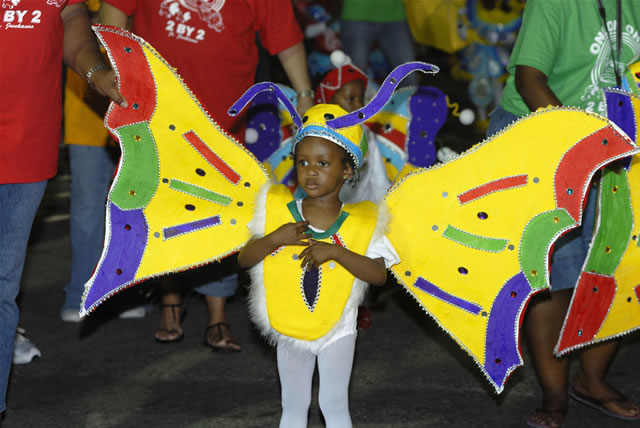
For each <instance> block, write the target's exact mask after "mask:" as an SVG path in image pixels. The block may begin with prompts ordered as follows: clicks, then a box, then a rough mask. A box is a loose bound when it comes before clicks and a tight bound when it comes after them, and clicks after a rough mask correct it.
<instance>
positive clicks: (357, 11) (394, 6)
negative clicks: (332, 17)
mask: <svg viewBox="0 0 640 428" xmlns="http://www.w3.org/2000/svg"><path fill="white" fill-rule="evenodd" d="M425 1H431V0H425ZM341 18H342V19H343V20H344V21H373V22H394V21H405V20H406V19H407V16H406V15H405V13H404V3H403V1H402V0H344V2H343V6H342V16H341Z"/></svg>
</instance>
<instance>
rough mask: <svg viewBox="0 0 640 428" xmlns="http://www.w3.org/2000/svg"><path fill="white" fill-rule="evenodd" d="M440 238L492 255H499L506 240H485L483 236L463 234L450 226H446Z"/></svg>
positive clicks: (505, 244)
mask: <svg viewBox="0 0 640 428" xmlns="http://www.w3.org/2000/svg"><path fill="white" fill-rule="evenodd" d="M442 236H444V237H445V238H448V239H451V240H452V241H454V242H457V243H458V244H460V245H465V246H467V247H471V248H474V249H476V250H483V251H489V252H492V253H499V252H501V251H503V250H504V249H505V247H506V246H507V240H506V239H499V238H487V237H485V236H479V235H474V234H472V233H469V232H465V231H464V230H460V229H457V228H455V227H453V226H451V225H449V226H447V228H446V229H445V231H444V233H443V234H442Z"/></svg>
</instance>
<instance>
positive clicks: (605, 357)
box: [571, 186, 640, 417]
mask: <svg viewBox="0 0 640 428" xmlns="http://www.w3.org/2000/svg"><path fill="white" fill-rule="evenodd" d="M596 190H597V189H596V188H594V187H593V186H592V189H591V190H590V193H589V199H588V202H587V207H586V208H585V214H584V219H583V227H584V228H586V229H587V230H591V229H593V224H594V221H595V201H596V197H595V194H596ZM587 238H588V236H585V235H583V242H582V246H583V250H584V251H585V252H586V251H588V249H589V245H590V243H591V240H590V239H587ZM617 348H618V340H617V339H614V340H611V341H608V342H605V343H600V344H597V345H593V346H589V347H587V348H583V349H582V350H581V351H580V367H579V369H578V371H577V373H576V375H575V377H574V378H573V380H572V382H571V389H572V395H573V396H574V397H576V395H577V396H578V397H577V398H578V399H579V396H583V397H584V396H586V397H590V398H595V399H596V400H599V401H601V402H602V403H603V404H602V405H603V406H604V407H605V408H606V409H607V410H608V411H609V412H611V413H613V414H617V415H620V416H622V417H640V406H638V404H636V403H634V402H632V401H630V400H627V399H626V398H625V397H624V396H623V395H622V394H621V393H620V392H619V391H617V390H616V389H615V388H613V387H612V386H611V385H609V384H608V383H607V381H606V380H605V377H606V375H607V370H608V368H609V365H610V364H611V361H612V360H613V357H614V355H615V353H616V350H617Z"/></svg>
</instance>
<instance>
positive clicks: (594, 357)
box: [571, 340, 640, 419]
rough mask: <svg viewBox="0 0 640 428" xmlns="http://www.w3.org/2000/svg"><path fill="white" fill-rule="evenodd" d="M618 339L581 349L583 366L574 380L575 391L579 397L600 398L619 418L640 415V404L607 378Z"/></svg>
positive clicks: (573, 389) (573, 394)
mask: <svg viewBox="0 0 640 428" xmlns="http://www.w3.org/2000/svg"><path fill="white" fill-rule="evenodd" d="M617 347H618V342H617V341H615V340H614V341H610V342H605V343H600V344H597V345H594V346H590V347H588V348H585V349H584V350H582V352H581V353H580V368H579V369H578V372H577V373H576V375H575V377H574V378H573V380H572V382H571V395H572V396H573V397H574V398H575V399H576V400H578V401H582V402H584V400H585V397H586V398H587V399H595V401H599V402H600V404H601V405H602V407H604V408H605V409H606V412H605V413H607V412H608V414H609V415H610V416H613V417H618V418H623V419H626V418H637V417H640V406H638V404H637V403H634V402H633V401H631V400H628V399H627V398H626V397H624V396H623V395H622V394H621V393H620V392H619V391H617V390H616V389H615V388H613V387H612V386H611V385H609V384H608V383H607V381H606V380H605V376H606V374H607V370H608V368H609V364H610V363H611V361H612V360H613V356H614V355H615V352H616V349H617Z"/></svg>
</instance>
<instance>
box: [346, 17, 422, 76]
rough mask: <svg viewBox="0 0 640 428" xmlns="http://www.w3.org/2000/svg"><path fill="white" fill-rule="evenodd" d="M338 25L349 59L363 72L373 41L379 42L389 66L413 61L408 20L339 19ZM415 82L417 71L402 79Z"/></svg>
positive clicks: (365, 68)
mask: <svg viewBox="0 0 640 428" xmlns="http://www.w3.org/2000/svg"><path fill="white" fill-rule="evenodd" d="M340 25H341V28H340V40H341V42H342V49H344V52H345V53H346V54H347V55H349V57H350V58H351V62H352V63H353V64H355V65H356V66H358V67H360V68H361V69H362V70H363V71H365V72H366V70H367V67H368V65H369V64H368V59H369V52H370V51H371V48H372V46H373V43H374V42H378V45H379V46H380V49H382V52H383V53H384V55H385V56H386V57H387V60H388V61H389V63H390V64H391V67H392V68H395V67H397V66H399V65H401V64H404V63H405V62H410V61H415V53H414V50H413V37H412V36H411V33H410V31H409V25H408V24H407V21H392V22H369V21H342V22H341V24H340ZM417 83H418V78H417V76H416V73H412V74H410V75H408V76H407V77H405V78H404V79H402V86H415V85H417Z"/></svg>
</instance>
